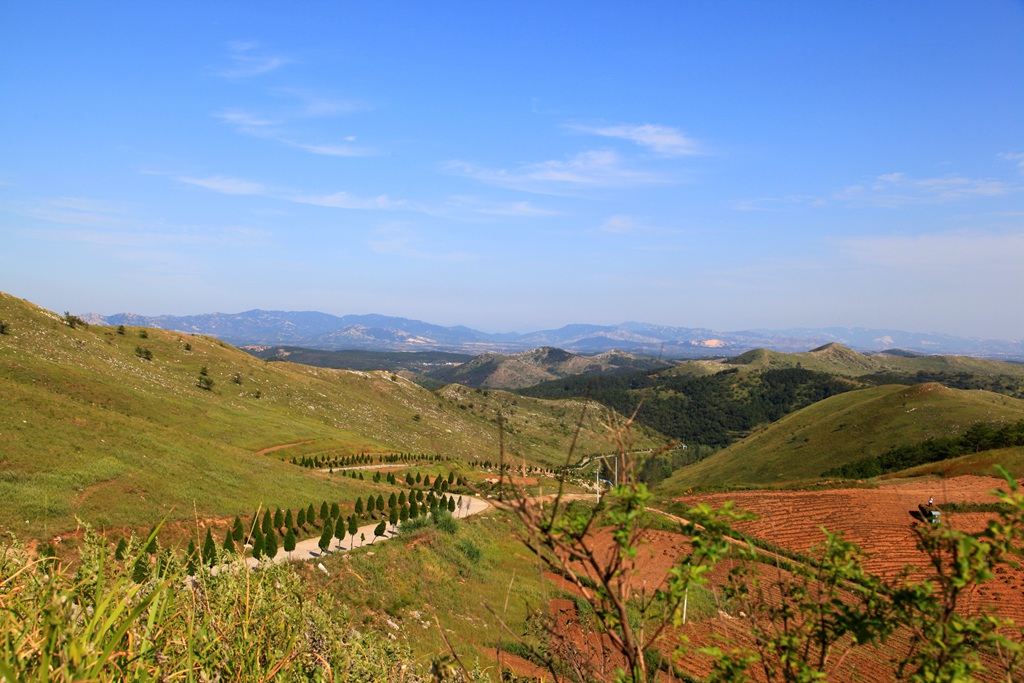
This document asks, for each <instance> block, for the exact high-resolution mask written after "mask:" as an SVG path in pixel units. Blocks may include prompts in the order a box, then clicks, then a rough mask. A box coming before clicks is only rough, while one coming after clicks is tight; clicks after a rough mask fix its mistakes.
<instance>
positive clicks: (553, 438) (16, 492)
mask: <svg viewBox="0 0 1024 683" xmlns="http://www.w3.org/2000/svg"><path fill="white" fill-rule="evenodd" d="M0 321H3V322H4V323H5V330H4V334H0V386H2V387H3V400H2V401H0V499H2V500H4V505H3V506H0V528H3V529H8V530H12V529H15V530H17V531H18V533H19V534H20V535H22V536H24V535H26V533H27V534H32V535H39V534H42V533H43V532H44V531H45V532H48V533H54V532H57V531H61V530H66V529H69V528H74V526H75V518H76V517H79V518H81V519H83V520H85V521H89V522H92V523H94V524H96V525H99V526H109V525H114V526H122V525H123V526H132V527H138V526H141V525H145V524H150V523H152V522H153V521H155V520H156V519H159V518H160V517H162V516H164V515H169V517H170V518H171V519H172V520H173V519H184V518H191V517H193V515H198V516H199V517H218V516H233V515H235V514H239V513H246V512H250V511H251V510H252V509H254V508H255V507H256V506H257V505H258V504H260V503H261V502H264V503H267V504H272V505H281V506H298V505H305V504H308V503H309V502H314V501H320V500H325V499H326V500H348V499H354V498H355V497H356V496H358V495H362V494H363V493H364V488H365V487H367V486H369V484H368V483H367V484H363V483H361V482H356V481H353V480H351V479H347V478H342V477H337V476H334V477H332V476H331V475H329V474H326V473H317V472H312V471H309V470H306V469H304V468H300V467H296V466H294V465H291V464H289V463H287V462H286V460H287V459H289V458H290V457H291V456H293V455H295V454H298V453H301V454H307V455H308V454H310V453H332V454H338V455H346V454H354V453H360V452H376V453H380V452H406V453H419V454H428V455H435V454H436V455H440V456H442V457H446V458H453V459H456V460H459V459H462V460H467V459H470V458H473V456H478V457H481V458H490V459H494V457H495V455H496V453H497V445H496V444H497V441H498V439H497V427H496V424H495V422H496V419H495V412H494V411H495V410H497V409H498V408H504V409H505V411H506V413H508V425H509V433H508V434H507V438H506V446H507V449H508V450H509V452H510V453H511V454H513V455H515V456H516V457H517V458H526V459H527V460H528V461H530V462H534V463H538V464H549V465H550V464H556V463H561V462H563V461H564V457H565V451H566V449H567V448H568V445H569V443H570V441H571V435H572V426H573V425H574V423H575V421H576V419H577V418H578V415H579V407H580V406H579V405H578V404H577V405H575V406H569V405H566V404H560V403H556V402H550V401H540V400H533V399H527V398H524V397H522V396H514V395H510V394H504V393H503V392H488V393H487V395H486V396H484V395H483V393H482V392H481V393H480V394H479V395H477V394H476V393H475V392H473V391H472V390H468V389H467V390H464V391H463V390H461V389H460V388H456V389H452V390H449V392H448V393H446V394H440V393H432V392H430V391H427V390H425V389H423V388H422V387H419V386H417V385H416V384H414V383H412V382H410V381H408V380H405V379H402V378H401V377H398V376H395V375H391V374H389V373H384V372H356V371H340V370H329V369H322V368H314V367H308V366H301V365H294V364H291V363H283V362H281V363H267V362H264V361H261V360H259V359H257V358H254V357H252V356H250V355H248V354H246V353H243V352H242V351H239V350H238V349H235V348H233V347H231V346H228V345H227V344H225V343H223V342H220V341H218V340H216V339H212V338H209V337H199V336H191V335H186V334H182V333H179V332H169V331H164V330H156V329H145V328H135V327H127V328H124V329H123V330H121V331H119V330H118V329H116V328H108V327H98V326H85V325H81V324H78V325H76V326H74V327H72V326H70V325H69V324H68V320H67V319H65V318H64V317H62V316H59V315H57V314H55V313H53V312H50V311H46V310H44V309H41V308H39V307H37V306H34V305H32V304H30V303H27V302H25V301H22V300H20V299H17V298H15V297H12V296H10V295H7V294H3V293H0ZM122 332H123V333H122ZM204 368H205V372H206V374H205V375H202V374H201V373H202V372H203V371H204ZM204 378H205V380H208V381H210V382H212V386H210V387H209V389H204V388H201V387H200V386H199V385H200V383H201V382H202V381H205V380H204ZM453 393H454V394H457V398H451V396H453ZM590 414H591V415H593V416H597V415H598V414H599V411H598V410H596V409H595V410H593V411H591V412H590ZM561 425H565V427H564V428H563V427H562V426H561ZM645 443H648V442H645ZM282 446H283V447H282ZM578 447H579V450H580V452H596V451H606V450H607V448H608V447H607V445H606V443H605V442H604V439H603V436H602V430H601V428H600V427H598V426H595V423H594V421H593V420H590V421H588V422H587V425H586V427H585V429H584V430H583V433H582V434H581V437H580V440H579V446H578Z"/></svg>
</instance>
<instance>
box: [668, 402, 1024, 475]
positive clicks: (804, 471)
mask: <svg viewBox="0 0 1024 683" xmlns="http://www.w3.org/2000/svg"><path fill="white" fill-rule="evenodd" d="M1021 418H1024V401H1022V400H1020V399H1015V398H1011V397H1008V396H1003V395H999V394H994V393H990V392H986V391H963V390H958V389H949V388H947V387H944V386H942V385H940V384H934V383H931V384H921V385H917V386H913V387H907V386H900V385H895V386H894V385H886V386H880V387H873V388H869V389H860V390H857V391H851V392H847V393H844V394H839V395H836V396H832V397H830V398H827V399H825V400H823V401H819V402H818V403H815V404H813V405H811V406H808V407H806V408H804V409H802V410H799V411H797V412H795V413H792V414H790V415H787V416H786V417H783V418H782V419H780V420H778V421H777V422H775V423H773V424H771V425H768V426H765V427H762V428H760V429H758V430H757V431H755V432H754V433H753V434H751V435H750V436H748V437H747V438H745V439H743V440H742V441H739V442H737V443H735V444H733V445H731V446H729V447H728V448H726V449H724V450H722V451H719V452H718V453H716V454H715V455H713V456H711V457H709V458H707V459H706V460H703V461H701V462H699V463H696V464H694V465H690V466H688V467H684V468H682V469H681V470H679V471H677V472H676V473H675V474H674V475H673V476H672V477H671V478H669V479H668V480H667V481H665V482H664V484H663V485H662V486H663V488H664V489H665V490H666V491H667V492H672V491H678V490H681V489H686V488H690V487H694V486H739V485H773V484H781V483H785V482H793V481H798V480H808V479H814V478H816V477H818V476H819V475H820V474H821V473H822V472H824V471H825V470H827V469H829V468H831V467H834V466H836V465H841V464H846V463H849V462H854V461H856V460H859V459H862V458H867V457H872V456H877V455H880V454H882V453H884V452H885V451H886V450H888V449H889V448H890V447H892V446H896V445H901V444H905V443H913V442H917V441H922V440H924V439H928V438H933V437H942V436H949V435H953V434H958V433H959V432H960V431H961V430H964V429H966V428H967V427H969V426H970V425H972V424H973V423H975V422H980V421H994V420H1004V419H1005V420H1008V421H1010V420H1012V421H1016V420H1020V419H1021Z"/></svg>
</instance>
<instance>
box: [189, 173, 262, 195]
mask: <svg viewBox="0 0 1024 683" xmlns="http://www.w3.org/2000/svg"><path fill="white" fill-rule="evenodd" d="M176 180H178V181H179V182H182V183H188V184H189V185H197V186H199V187H204V188H206V189H207V190H213V191H214V192H220V193H221V194H243V195H266V196H270V195H271V193H270V190H269V189H268V188H267V187H266V186H265V185H263V184H262V183H256V182H252V181H250V180H241V179H239V178H226V177H224V176H220V175H217V176H211V177H209V178H190V177H179V178H177V179H176Z"/></svg>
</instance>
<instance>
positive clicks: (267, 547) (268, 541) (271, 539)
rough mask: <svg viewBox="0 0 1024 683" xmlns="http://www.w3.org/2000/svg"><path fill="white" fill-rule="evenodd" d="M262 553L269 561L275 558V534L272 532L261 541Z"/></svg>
mask: <svg viewBox="0 0 1024 683" xmlns="http://www.w3.org/2000/svg"><path fill="white" fill-rule="evenodd" d="M263 552H264V553H266V555H267V559H269V560H270V561H273V560H274V558H275V557H277V534H276V533H274V532H273V531H271V532H270V533H269V534H267V537H266V538H264V539H263Z"/></svg>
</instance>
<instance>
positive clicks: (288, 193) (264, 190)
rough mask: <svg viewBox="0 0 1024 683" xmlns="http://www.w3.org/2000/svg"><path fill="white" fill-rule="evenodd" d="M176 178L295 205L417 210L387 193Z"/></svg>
mask: <svg viewBox="0 0 1024 683" xmlns="http://www.w3.org/2000/svg"><path fill="white" fill-rule="evenodd" d="M175 180H177V181H178V182H182V183H187V184H189V185H195V186H197V187H202V188H205V189H207V190H212V191H213V192H219V193H221V194H229V195H253V196H260V197H268V198H270V199H279V200H281V201H286V202H293V203H296V204H310V205H313V206H325V207H329V208H334V209H356V210H362V211H378V210H379V211H398V210H403V209H414V208H415V207H413V206H411V205H410V204H409V203H408V202H406V201H404V200H397V199H391V198H390V197H388V196H386V195H378V196H376V197H360V196H357V195H354V194H351V193H349V192H334V193H332V194H325V195H317V194H309V193H306V192H300V191H297V190H292V189H288V188H276V187H270V186H267V185H264V184H263V183H259V182H254V181H251V180H243V179H241V178H228V177H225V176H220V175H217V176H211V177H208V178H194V177H186V176H179V177H176V178H175Z"/></svg>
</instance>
